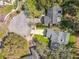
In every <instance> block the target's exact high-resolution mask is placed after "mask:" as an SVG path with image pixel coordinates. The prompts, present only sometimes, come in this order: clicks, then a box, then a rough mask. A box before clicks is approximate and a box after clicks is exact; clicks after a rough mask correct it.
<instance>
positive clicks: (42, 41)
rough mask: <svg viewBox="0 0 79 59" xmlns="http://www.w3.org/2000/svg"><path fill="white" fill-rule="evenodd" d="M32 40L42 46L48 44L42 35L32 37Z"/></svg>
mask: <svg viewBox="0 0 79 59" xmlns="http://www.w3.org/2000/svg"><path fill="white" fill-rule="evenodd" d="M33 38H34V40H37V41H38V42H40V43H42V44H45V45H48V43H49V40H48V38H46V37H44V36H43V35H37V34H36V35H34V37H33Z"/></svg>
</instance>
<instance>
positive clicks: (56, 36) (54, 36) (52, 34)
mask: <svg viewBox="0 0 79 59" xmlns="http://www.w3.org/2000/svg"><path fill="white" fill-rule="evenodd" d="M69 36H70V33H68V32H56V31H53V30H52V29H47V33H46V37H48V38H50V40H51V43H53V42H57V43H59V44H68V42H69Z"/></svg>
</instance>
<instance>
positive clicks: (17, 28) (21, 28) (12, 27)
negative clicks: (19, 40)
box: [8, 11, 31, 37]
mask: <svg viewBox="0 0 79 59" xmlns="http://www.w3.org/2000/svg"><path fill="white" fill-rule="evenodd" d="M29 20H30V19H28V18H26V15H25V14H24V12H23V11H22V12H21V13H20V14H19V15H17V16H14V17H13V19H12V20H11V21H10V24H9V26H8V29H9V32H14V33H16V34H19V35H21V36H23V37H27V36H28V35H30V32H31V25H30V21H29Z"/></svg>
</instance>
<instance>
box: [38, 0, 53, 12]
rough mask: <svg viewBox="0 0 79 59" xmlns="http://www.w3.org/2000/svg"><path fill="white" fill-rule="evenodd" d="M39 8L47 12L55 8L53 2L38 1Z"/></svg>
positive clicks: (48, 0)
mask: <svg viewBox="0 0 79 59" xmlns="http://www.w3.org/2000/svg"><path fill="white" fill-rule="evenodd" d="M37 3H38V4H39V7H40V8H41V9H44V10H45V13H46V12H47V9H48V8H50V7H52V6H53V0H37Z"/></svg>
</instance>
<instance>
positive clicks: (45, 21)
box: [41, 16, 51, 26]
mask: <svg viewBox="0 0 79 59" xmlns="http://www.w3.org/2000/svg"><path fill="white" fill-rule="evenodd" d="M41 22H42V24H44V25H45V26H49V24H50V22H51V19H50V18H49V17H48V16H42V18H41Z"/></svg>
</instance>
